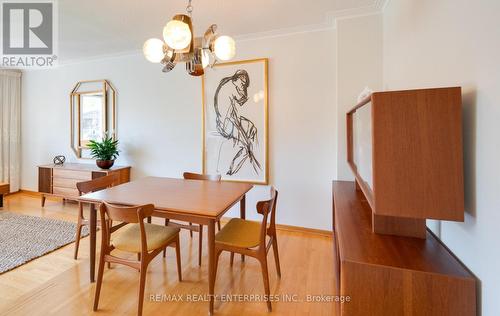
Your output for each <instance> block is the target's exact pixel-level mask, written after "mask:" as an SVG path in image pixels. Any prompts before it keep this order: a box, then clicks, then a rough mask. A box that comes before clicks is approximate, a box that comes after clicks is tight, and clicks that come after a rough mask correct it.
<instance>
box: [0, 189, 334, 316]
mask: <svg viewBox="0 0 500 316" xmlns="http://www.w3.org/2000/svg"><path fill="white" fill-rule="evenodd" d="M3 210H4V211H10V212H16V213H22V214H25V215H34V216H44V217H50V218H57V219H62V220H67V221H76V217H77V208H76V204H73V203H66V204H65V205H63V204H62V203H61V202H60V201H58V200H50V199H48V200H47V202H46V205H45V208H41V207H40V199H39V198H37V197H33V196H30V195H28V194H25V193H18V194H14V195H10V196H8V197H6V199H5V204H4V208H3ZM253 211H254V210H253V209H252V208H248V212H253ZM153 222H155V219H154V220H153ZM160 222H162V220H160V219H158V222H157V223H160ZM0 233H1V232H0ZM99 235H100V234H98V236H99ZM205 240H206V239H205ZM278 242H279V251H280V260H281V270H282V278H281V279H278V278H277V274H276V268H275V266H274V258H272V252H271V253H270V254H269V256H270V257H269V258H268V261H269V275H270V285H271V295H276V296H277V297H279V298H280V299H282V298H283V296H284V295H285V296H288V298H289V299H291V300H298V301H295V302H283V301H279V302H273V312H272V313H268V312H267V308H266V304H265V302H255V300H256V299H254V300H253V302H248V301H247V302H235V301H233V302H222V301H217V302H216V303H215V314H216V315H319V316H321V315H325V316H326V315H333V313H334V305H333V304H334V303H329V302H322V303H320V302H306V300H307V295H333V294H334V288H333V284H334V280H333V250H332V248H333V246H332V238H331V237H327V236H322V235H319V234H314V233H306V232H291V231H289V230H286V231H285V230H278ZM197 247H198V240H197V238H196V237H193V238H192V239H191V238H190V237H189V233H188V232H181V255H182V273H183V282H181V283H179V282H178V281H177V271H176V264H175V250H174V249H172V248H169V249H168V250H167V258H166V259H165V258H162V256H161V255H160V256H158V257H156V258H155V259H154V260H153V261H152V262H151V264H150V266H149V269H148V276H147V281H146V295H145V302H144V315H190V316H191V315H207V312H208V303H207V302H205V301H198V302H194V301H195V300H199V299H203V295H205V294H206V293H207V292H208V277H207V270H208V267H207V265H206V262H208V260H207V258H203V265H202V266H201V267H198V258H197V253H198V251H197ZM88 248H89V244H88V237H87V238H84V239H82V241H81V243H80V252H79V259H78V260H73V250H74V244H70V245H68V246H66V247H63V248H61V249H59V250H56V251H54V252H52V253H50V254H48V255H46V256H43V257H41V258H38V259H36V260H33V261H31V262H29V263H27V264H25V265H23V266H21V267H18V268H16V269H14V270H12V271H10V272H7V273H4V274H1V275H0V315H91V314H95V315H135V314H136V307H137V288H138V282H139V274H138V273H137V272H136V271H135V270H132V269H130V268H127V267H124V266H118V265H116V266H112V267H111V269H106V270H105V273H104V282H103V287H102V291H101V299H100V304H99V307H100V309H99V311H98V312H96V313H93V312H92V302H93V295H94V287H95V284H91V283H90V282H89V275H88V268H89V260H88ZM206 254H207V251H206V249H205V250H204V255H205V256H206ZM215 292H216V294H218V295H225V296H224V298H225V299H230V298H233V299H234V298H235V296H231V295H240V294H242V295H263V294H264V287H263V284H262V276H261V272H260V266H259V264H258V262H257V261H256V260H252V258H247V260H246V261H245V262H244V263H242V262H241V261H240V259H239V257H236V258H235V262H234V266H233V267H230V265H229V254H228V253H224V254H223V255H222V256H221V260H220V263H219V269H218V274H217V282H216V284H215ZM179 300H183V301H179ZM187 300H191V302H187Z"/></svg>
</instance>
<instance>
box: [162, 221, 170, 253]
mask: <svg viewBox="0 0 500 316" xmlns="http://www.w3.org/2000/svg"><path fill="white" fill-rule="evenodd" d="M168 223H170V219H168V218H165V226H168ZM166 256H167V247H165V249H163V258H165V257H166Z"/></svg>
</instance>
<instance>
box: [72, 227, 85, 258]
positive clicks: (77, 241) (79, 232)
mask: <svg viewBox="0 0 500 316" xmlns="http://www.w3.org/2000/svg"><path fill="white" fill-rule="evenodd" d="M82 228H83V225H82V224H80V219H78V224H77V226H76V239H75V256H74V259H75V260H76V259H78V248H80V238H81V235H82Z"/></svg>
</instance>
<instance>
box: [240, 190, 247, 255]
mask: <svg viewBox="0 0 500 316" xmlns="http://www.w3.org/2000/svg"><path fill="white" fill-rule="evenodd" d="M246 204H247V203H246V194H245V195H243V197H242V198H241V201H240V217H241V219H245V217H246ZM241 261H242V262H245V255H241Z"/></svg>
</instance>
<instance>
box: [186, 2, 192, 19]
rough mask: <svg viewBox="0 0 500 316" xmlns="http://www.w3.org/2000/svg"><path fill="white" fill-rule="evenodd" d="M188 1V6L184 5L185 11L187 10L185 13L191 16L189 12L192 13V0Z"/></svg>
mask: <svg viewBox="0 0 500 316" xmlns="http://www.w3.org/2000/svg"><path fill="white" fill-rule="evenodd" d="M188 1H189V4H188V6H187V7H186V11H187V13H188V14H189V16H191V14H192V13H193V5H192V4H191V2H192V1H193V0H188Z"/></svg>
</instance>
